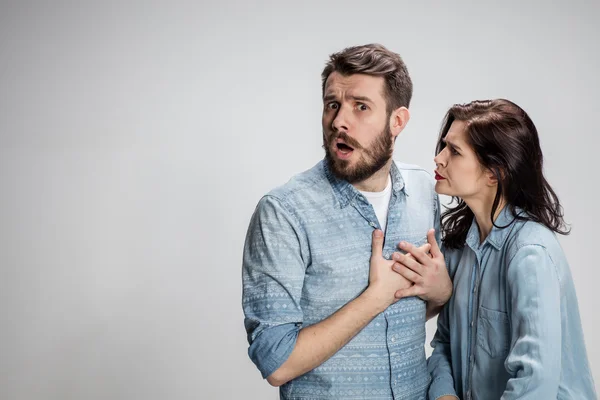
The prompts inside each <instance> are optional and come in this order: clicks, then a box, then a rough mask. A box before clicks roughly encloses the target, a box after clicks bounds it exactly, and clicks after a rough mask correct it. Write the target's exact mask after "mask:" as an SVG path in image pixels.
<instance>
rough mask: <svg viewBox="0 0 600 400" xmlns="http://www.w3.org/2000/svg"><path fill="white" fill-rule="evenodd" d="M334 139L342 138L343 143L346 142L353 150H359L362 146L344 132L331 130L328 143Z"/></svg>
mask: <svg viewBox="0 0 600 400" xmlns="http://www.w3.org/2000/svg"><path fill="white" fill-rule="evenodd" d="M336 139H342V140H343V141H344V143H346V144H347V145H348V146H350V147H352V148H353V149H355V150H356V149H359V150H361V149H362V148H363V147H362V146H361V145H360V143H358V141H356V140H355V139H353V138H351V137H350V136H348V134H347V133H346V132H333V133H331V134H330V135H329V143H332V142H333V141H334V140H336Z"/></svg>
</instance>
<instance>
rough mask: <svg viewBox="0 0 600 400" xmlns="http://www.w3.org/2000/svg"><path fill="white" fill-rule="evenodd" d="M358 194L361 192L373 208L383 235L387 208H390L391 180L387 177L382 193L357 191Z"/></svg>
mask: <svg viewBox="0 0 600 400" xmlns="http://www.w3.org/2000/svg"><path fill="white" fill-rule="evenodd" d="M359 192H361V193H362V194H363V196H365V198H366V199H367V200H368V201H369V203H371V205H372V206H373V209H374V210H375V215H377V220H378V221H379V225H381V230H382V231H383V232H384V233H385V227H386V225H387V215H388V208H389V206H390V199H391V198H392V178H391V177H390V175H388V181H387V185H386V186H385V189H383V191H382V192H363V191H362V190H359Z"/></svg>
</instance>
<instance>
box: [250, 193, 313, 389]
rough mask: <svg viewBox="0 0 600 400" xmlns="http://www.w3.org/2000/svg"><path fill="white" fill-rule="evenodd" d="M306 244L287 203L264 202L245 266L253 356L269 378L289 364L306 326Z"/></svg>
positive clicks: (252, 230)
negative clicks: (302, 302) (303, 304)
mask: <svg viewBox="0 0 600 400" xmlns="http://www.w3.org/2000/svg"><path fill="white" fill-rule="evenodd" d="M301 240H303V238H302V236H301V230H300V229H299V223H298V222H297V221H296V219H295V217H294V216H293V215H292V214H291V213H289V212H288V211H287V210H286V209H285V207H284V206H283V205H282V203H281V201H280V200H278V199H277V198H275V197H272V196H265V197H263V198H262V199H261V200H260V202H259V203H258V206H257V208H256V210H255V212H254V214H253V216H252V219H251V221H250V225H249V228H248V233H247V235H246V241H245V244H244V255H243V262H242V284H243V289H242V308H243V311H244V316H245V319H244V325H245V328H246V333H247V335H248V343H249V345H250V346H249V348H248V355H249V356H250V359H251V360H252V361H253V362H254V364H255V365H256V366H257V368H258V369H259V371H260V372H261V374H262V376H263V378H266V377H268V376H269V375H271V374H272V373H273V372H274V371H275V370H277V369H278V368H279V367H280V366H281V365H282V364H283V363H284V362H285V361H286V360H287V358H288V357H289V355H290V354H291V352H292V350H293V349H294V346H295V345H296V340H297V338H298V332H299V331H300V328H301V326H302V322H303V314H302V309H301V307H300V297H301V295H302V286H303V282H304V274H305V270H306V267H305V262H304V260H303V258H302V244H301Z"/></svg>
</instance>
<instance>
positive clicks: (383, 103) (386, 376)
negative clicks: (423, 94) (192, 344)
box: [243, 44, 452, 399]
mask: <svg viewBox="0 0 600 400" xmlns="http://www.w3.org/2000/svg"><path fill="white" fill-rule="evenodd" d="M322 79H323V118H322V124H323V147H324V149H325V160H323V161H321V162H319V163H318V164H317V165H316V166H314V167H313V168H312V169H310V170H308V171H306V172H304V173H301V174H299V175H297V176H295V177H294V178H293V179H292V180H290V182H288V183H287V184H285V185H283V186H281V187H279V188H277V189H275V190H273V191H271V192H270V193H269V194H267V195H266V196H264V197H263V198H262V199H261V200H260V202H259V204H258V206H257V208H256V210H255V212H254V215H253V216H252V220H251V222H250V226H249V229H248V234H247V237H246V243H245V247H244V258H243V308H244V313H245V316H246V318H245V327H246V331H247V333H248V342H249V343H250V348H249V350H248V353H249V355H250V358H251V359H252V361H253V362H254V363H255V364H256V366H257V367H258V369H259V370H260V371H261V373H262V375H263V377H264V378H267V380H268V382H269V383H270V384H272V385H274V386H280V396H281V398H282V399H366V398H369V399H421V398H422V399H424V398H425V396H426V390H427V387H428V385H429V382H430V377H429V374H428V372H427V366H426V360H425V350H424V342H425V321H426V307H427V314H428V315H433V314H435V312H436V310H439V308H440V307H441V306H442V305H443V304H444V303H445V302H446V301H447V300H448V298H449V297H450V294H451V291H452V285H451V282H450V279H449V278H448V274H447V271H446V269H445V268H444V267H441V268H438V269H437V270H432V271H428V272H427V273H423V279H414V277H413V279H411V280H412V281H414V282H417V281H418V282H420V283H418V284H414V285H412V283H411V282H409V281H408V280H406V279H405V278H404V277H403V275H407V276H409V277H410V276H411V275H410V274H411V271H405V273H403V274H402V275H401V274H398V273H396V272H394V270H392V265H393V264H394V261H390V260H389V259H390V258H391V257H392V254H393V253H394V251H396V250H397V245H398V243H399V242H401V241H403V242H408V243H414V244H416V245H422V244H426V242H427V240H428V238H429V242H430V243H434V242H435V240H436V239H435V233H434V231H433V230H431V231H430V232H429V235H428V231H429V229H430V228H432V227H435V228H436V229H437V228H438V227H439V201H438V198H437V195H436V194H435V192H434V190H433V182H432V179H431V176H430V175H429V174H428V173H427V172H425V171H424V170H422V169H420V168H418V167H415V166H408V165H396V164H395V163H394V162H393V160H392V154H393V150H394V143H395V139H396V138H397V136H398V135H399V134H400V132H402V130H403V129H404V127H405V126H406V124H407V122H408V120H409V117H410V114H409V111H408V106H409V103H410V99H411V96H412V82H411V80H410V77H409V75H408V72H407V70H406V66H405V65H404V62H403V61H402V59H401V58H400V56H399V55H397V54H395V53H393V52H391V51H389V50H388V49H386V48H385V47H383V46H381V45H376V44H372V45H365V46H358V47H351V48H347V49H345V50H343V51H341V52H339V53H336V54H333V55H331V57H330V60H329V62H328V63H327V65H326V67H325V69H324V70H323V73H322ZM384 232H385V236H384ZM426 246H428V245H427V244H426ZM371 249H372V254H371ZM435 249H436V251H437V244H435ZM425 250H426V249H425ZM432 253H433V250H432ZM397 257H405V256H402V255H400V254H399V253H398V254H397ZM369 262H370V263H369ZM395 268H397V266H396V267H395ZM411 285H412V286H411ZM431 288H433V289H431ZM397 291H400V292H399V293H398V295H397V296H396V292H397ZM417 294H418V295H419V296H420V298H418V297H414V296H415V295H417ZM398 297H403V298H402V299H400V300H399V299H398ZM423 299H425V300H429V301H428V302H427V304H426V303H425V301H424V300H423Z"/></svg>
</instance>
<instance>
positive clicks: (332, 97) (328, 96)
mask: <svg viewBox="0 0 600 400" xmlns="http://www.w3.org/2000/svg"><path fill="white" fill-rule="evenodd" d="M348 97H350V98H351V99H352V100H355V101H364V102H367V103H371V104H373V100H371V99H370V98H368V97H367V96H348ZM336 99H337V96H336V95H335V94H333V93H329V94H326V95H325V97H323V101H325V102H329V101H332V100H336Z"/></svg>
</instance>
